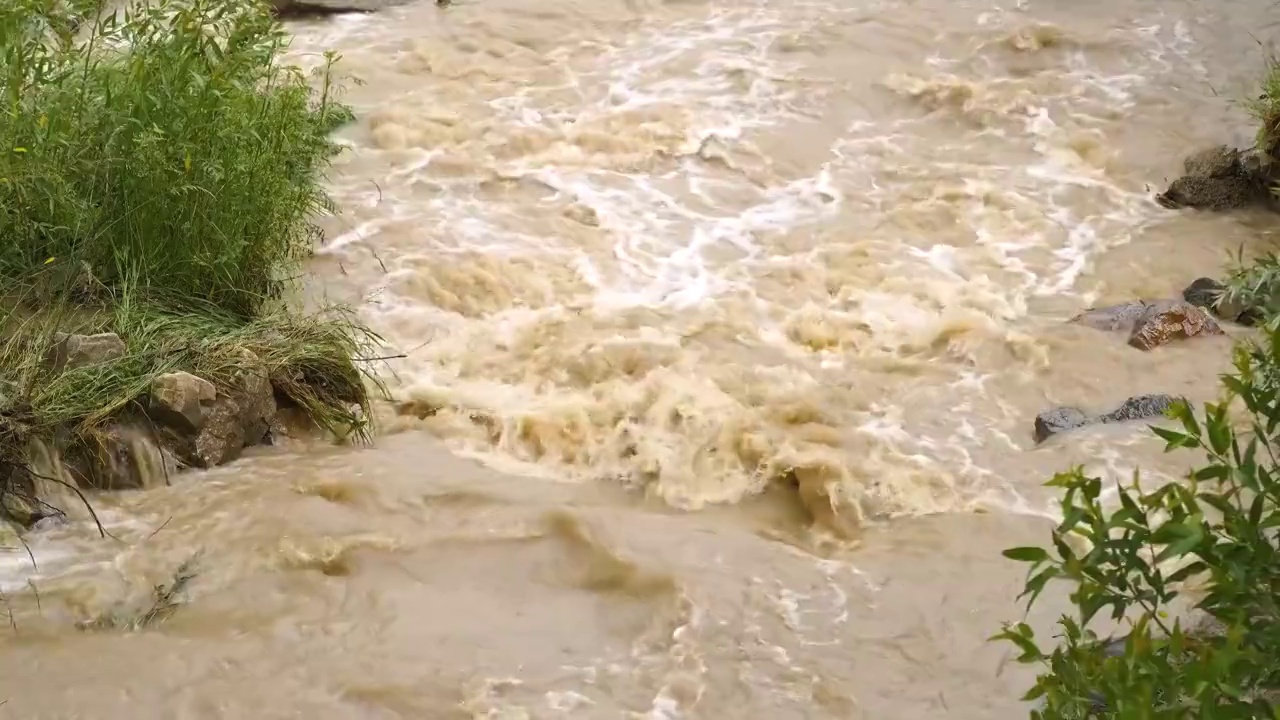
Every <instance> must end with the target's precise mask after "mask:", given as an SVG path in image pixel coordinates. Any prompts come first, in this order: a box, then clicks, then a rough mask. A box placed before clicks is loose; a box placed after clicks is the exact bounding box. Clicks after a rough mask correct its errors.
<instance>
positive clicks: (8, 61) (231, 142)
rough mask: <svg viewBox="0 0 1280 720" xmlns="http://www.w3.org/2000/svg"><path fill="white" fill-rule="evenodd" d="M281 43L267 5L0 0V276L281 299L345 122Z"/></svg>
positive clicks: (247, 309)
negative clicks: (120, 5)
mask: <svg viewBox="0 0 1280 720" xmlns="http://www.w3.org/2000/svg"><path fill="white" fill-rule="evenodd" d="M286 43H287V36H286V35H285V33H284V32H283V30H282V29H281V26H280V25H279V24H278V23H277V22H276V21H275V20H274V18H273V16H272V15H271V12H270V9H269V7H268V6H267V5H266V3H264V2H263V1H262V0H152V1H151V2H147V3H145V4H143V3H134V4H132V5H129V6H128V7H127V8H125V9H123V10H121V11H118V12H115V11H107V9H106V8H105V7H104V5H103V0H8V2H5V3H0V102H2V103H3V107H2V113H3V114H2V115H0V281H5V282H8V283H10V284H13V283H32V282H36V281H41V282H43V283H44V284H46V285H48V284H49V282H50V281H53V284H54V286H56V287H60V288H61V287H68V288H71V289H73V290H74V291H76V292H79V293H82V294H88V295H92V294H93V293H94V292H95V291H101V290H104V289H105V290H108V291H110V290H116V291H119V290H121V289H123V288H126V287H128V288H130V290H131V291H140V292H143V293H147V292H153V291H158V292H161V293H164V294H166V295H175V294H176V295H179V296H186V297H198V298H201V299H203V300H206V301H208V302H210V303H212V304H213V305H215V306H217V307H218V308H220V309H222V310H223V311H225V312H228V313H232V314H234V315H237V316H239V317H244V318H250V317H253V316H254V315H255V314H256V313H258V312H259V311H260V310H262V308H263V307H264V306H265V305H266V304H268V303H271V302H273V301H275V300H277V299H279V298H280V297H281V296H282V295H284V294H285V293H286V291H287V290H288V289H289V286H290V284H291V281H292V280H293V279H294V278H295V277H296V276H297V274H298V264H299V262H300V261H301V260H302V259H303V258H305V257H306V256H307V255H308V254H309V252H310V251H311V249H312V247H313V241H314V239H315V236H316V230H315V228H314V226H313V224H312V218H313V216H314V214H315V213H317V212H318V211H322V210H325V209H327V208H328V207H329V201H328V198H327V197H326V195H325V192H324V190H323V186H322V184H321V181H322V179H323V172H324V171H325V169H326V168H327V167H328V164H329V161H330V159H331V158H332V157H333V155H334V154H335V153H336V152H337V150H338V147H337V146H336V145H335V143H333V142H332V141H331V140H330V137H329V136H330V133H331V132H332V131H333V130H334V129H335V128H337V127H338V126H339V125H341V124H343V123H345V122H347V121H348V120H350V118H351V112H350V110H349V109H348V108H347V107H345V106H344V105H342V104H340V103H338V102H336V100H335V98H334V96H333V83H332V74H331V70H332V67H331V64H332V60H333V58H332V57H330V58H329V61H330V62H329V64H326V65H325V66H324V67H323V68H322V69H321V70H320V71H319V82H318V83H317V85H318V88H316V87H313V86H312V84H310V83H309V82H308V81H307V78H306V77H305V76H304V74H303V73H302V72H301V71H300V70H299V69H298V68H296V67H293V66H290V65H287V64H284V63H282V62H281V60H280V55H281V52H282V51H283V50H284V49H285V46H286Z"/></svg>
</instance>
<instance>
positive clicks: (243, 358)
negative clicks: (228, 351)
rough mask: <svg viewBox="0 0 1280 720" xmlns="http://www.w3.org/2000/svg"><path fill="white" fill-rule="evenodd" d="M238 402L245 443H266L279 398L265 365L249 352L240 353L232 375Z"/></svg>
mask: <svg viewBox="0 0 1280 720" xmlns="http://www.w3.org/2000/svg"><path fill="white" fill-rule="evenodd" d="M232 382H233V384H234V387H235V393H236V397H235V401H236V403H237V404H238V405H239V406H240V418H241V424H242V425H243V426H244V436H245V440H246V442H248V443H250V444H253V445H256V444H258V443H260V442H262V441H263V439H264V438H265V437H266V436H267V433H268V432H269V431H270V429H271V422H272V421H273V420H274V419H275V417H276V395H275V390H274V389H273V388H272V387H271V377H270V375H269V373H268V371H267V365H266V363H264V362H262V360H261V359H260V358H259V357H258V356H257V355H254V354H253V352H251V351H249V350H241V351H240V353H239V355H238V357H237V361H236V369H235V371H233V372H232Z"/></svg>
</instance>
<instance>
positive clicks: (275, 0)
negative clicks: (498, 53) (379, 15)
mask: <svg viewBox="0 0 1280 720" xmlns="http://www.w3.org/2000/svg"><path fill="white" fill-rule="evenodd" d="M410 1H411V0H271V7H272V9H273V10H275V12H276V15H278V16H280V17H286V18H299V17H318V16H324V15H341V14H346V13H372V12H377V11H379V10H384V9H386V8H391V7H395V6H397V5H405V4H407V3H408V2H410ZM437 4H439V3H437Z"/></svg>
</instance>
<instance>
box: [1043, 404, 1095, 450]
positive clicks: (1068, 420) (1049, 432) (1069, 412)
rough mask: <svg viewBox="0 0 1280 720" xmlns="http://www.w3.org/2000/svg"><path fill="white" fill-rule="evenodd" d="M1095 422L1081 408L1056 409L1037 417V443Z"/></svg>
mask: <svg viewBox="0 0 1280 720" xmlns="http://www.w3.org/2000/svg"><path fill="white" fill-rule="evenodd" d="M1091 422H1093V419H1092V418H1090V417H1089V416H1088V415H1086V414H1085V412H1084V411H1083V410H1081V409H1080V408H1073V407H1056V408H1053V409H1052V410H1046V411H1044V412H1042V413H1040V414H1039V415H1037V416H1036V427H1035V436H1036V442H1037V443H1042V442H1044V441H1045V440H1048V439H1049V438H1051V437H1053V436H1054V435H1057V434H1058V433H1061V432H1066V431H1067V430H1074V429H1075V428H1078V427H1083V426H1085V425H1088V424H1089V423H1091Z"/></svg>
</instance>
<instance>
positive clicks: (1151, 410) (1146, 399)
mask: <svg viewBox="0 0 1280 720" xmlns="http://www.w3.org/2000/svg"><path fill="white" fill-rule="evenodd" d="M1180 400H1182V398H1177V397H1174V396H1172V395H1138V396H1135V397H1131V398H1129V399H1128V400H1125V401H1124V402H1123V403H1121V404H1120V407H1118V408H1116V409H1115V410H1112V411H1111V412H1109V413H1107V414H1105V415H1102V416H1099V418H1098V420H1100V421H1101V422H1104V423H1116V422H1129V421H1130V420H1145V419H1147V418H1153V417H1161V416H1163V415H1164V414H1165V413H1166V412H1168V410H1169V408H1171V407H1173V405H1174V403H1176V402H1179V401H1180Z"/></svg>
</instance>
